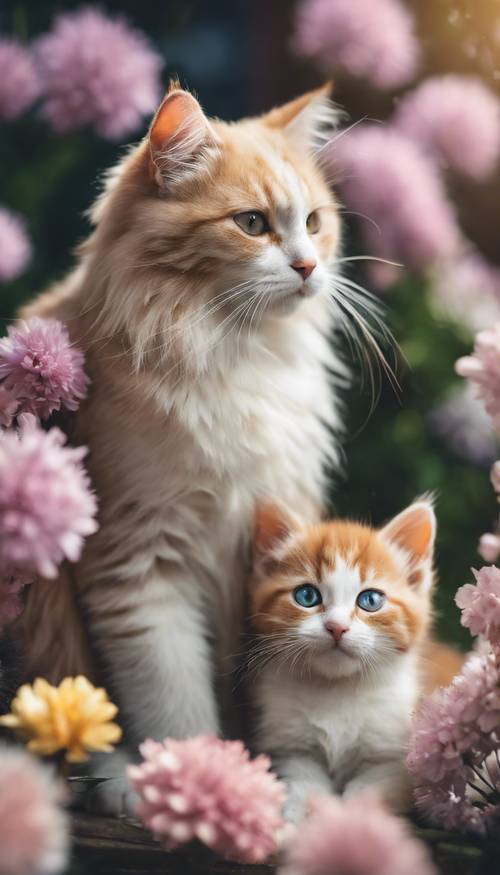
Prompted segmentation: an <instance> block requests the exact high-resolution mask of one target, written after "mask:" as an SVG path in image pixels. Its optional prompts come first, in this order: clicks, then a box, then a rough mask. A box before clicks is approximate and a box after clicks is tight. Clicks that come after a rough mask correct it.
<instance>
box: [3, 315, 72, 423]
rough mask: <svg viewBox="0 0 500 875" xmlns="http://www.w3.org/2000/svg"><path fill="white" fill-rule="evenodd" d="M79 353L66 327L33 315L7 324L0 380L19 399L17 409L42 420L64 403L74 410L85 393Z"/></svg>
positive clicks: (53, 320) (55, 321)
mask: <svg viewBox="0 0 500 875" xmlns="http://www.w3.org/2000/svg"><path fill="white" fill-rule="evenodd" d="M83 362H84V358H83V354H82V353H81V352H80V350H79V349H77V347H75V346H72V344H71V341H70V339H69V335H68V331H67V329H66V327H65V326H64V325H63V324H62V323H61V322H58V321H57V320H55V319H38V318H37V317H33V318H32V319H30V320H29V321H28V322H21V323H20V324H19V325H11V326H10V327H9V329H8V334H7V337H5V338H3V340H0V380H3V381H4V382H3V388H4V389H6V390H8V391H9V392H11V393H12V394H13V395H14V396H15V398H17V400H18V401H19V404H20V410H21V412H26V413H33V414H34V415H35V416H40V417H41V418H42V419H45V418H46V417H48V416H50V414H51V413H52V412H53V411H54V410H60V408H61V405H64V406H65V407H67V408H68V409H69V410H76V409H77V407H78V405H79V402H80V401H81V399H82V398H84V397H85V395H86V393H87V385H88V382H89V381H88V377H87V376H86V374H85V372H84V370H83Z"/></svg>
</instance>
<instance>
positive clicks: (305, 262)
mask: <svg viewBox="0 0 500 875" xmlns="http://www.w3.org/2000/svg"><path fill="white" fill-rule="evenodd" d="M291 267H293V269H294V270H296V271H297V273H300V275H301V277H302V279H303V281H304V282H305V281H306V279H307V278H308V277H310V276H311V274H312V272H313V270H314V268H315V267H316V262H315V261H314V259H312V258H296V259H295V261H292V264H291Z"/></svg>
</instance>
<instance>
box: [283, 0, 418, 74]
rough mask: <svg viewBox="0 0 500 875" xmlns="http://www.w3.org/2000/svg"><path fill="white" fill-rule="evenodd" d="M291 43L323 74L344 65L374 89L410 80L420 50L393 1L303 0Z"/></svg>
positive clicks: (408, 23)
mask: <svg viewBox="0 0 500 875" xmlns="http://www.w3.org/2000/svg"><path fill="white" fill-rule="evenodd" d="M294 43H295V48H296V50H297V52H298V53H299V54H300V55H304V56H306V57H308V58H313V59H314V60H315V61H316V62H317V64H318V66H319V67H320V68H321V69H322V70H323V71H325V72H326V73H327V74H328V75H330V74H331V73H332V71H334V70H337V69H344V70H347V72H348V73H350V74H351V76H363V77H366V78H368V79H369V80H370V82H371V83H372V84H373V85H375V86H376V87H378V88H396V87H398V86H399V85H404V84H405V83H406V82H408V81H409V80H410V79H412V78H413V76H414V74H415V72H416V69H417V66H418V61H419V54H420V52H419V46H418V42H417V40H416V38H415V35H414V23H413V19H412V17H411V15H410V13H409V12H408V10H407V9H405V7H404V6H402V5H401V3H399V2H398V0H377V2H374V0H356V3H353V2H352V0H303V2H302V3H301V5H300V6H299V10H298V15H297V23H296V33H295V40H294Z"/></svg>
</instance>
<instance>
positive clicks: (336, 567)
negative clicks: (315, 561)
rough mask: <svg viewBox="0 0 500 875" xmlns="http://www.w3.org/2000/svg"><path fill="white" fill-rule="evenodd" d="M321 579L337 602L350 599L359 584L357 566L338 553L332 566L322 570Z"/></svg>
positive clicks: (359, 578)
mask: <svg viewBox="0 0 500 875" xmlns="http://www.w3.org/2000/svg"><path fill="white" fill-rule="evenodd" d="M321 576H322V581H323V583H324V585H325V586H326V587H328V590H329V592H330V593H331V595H332V596H333V600H334V601H335V602H338V603H343V602H347V601H352V599H353V598H354V597H355V595H357V593H358V592H359V589H360V586H361V574H360V570H359V566H358V565H356V564H352V563H351V562H349V560H348V559H347V558H346V557H344V556H342V555H341V554H339V553H336V554H335V560H334V563H333V567H332V566H329V567H328V568H327V569H325V568H323V570H322V575H321Z"/></svg>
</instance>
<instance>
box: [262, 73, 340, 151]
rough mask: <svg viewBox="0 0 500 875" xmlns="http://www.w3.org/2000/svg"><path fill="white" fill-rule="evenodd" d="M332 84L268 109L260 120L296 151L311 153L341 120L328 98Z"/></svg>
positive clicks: (335, 107) (336, 108) (323, 141)
mask: <svg viewBox="0 0 500 875" xmlns="http://www.w3.org/2000/svg"><path fill="white" fill-rule="evenodd" d="M331 91H332V83H331V82H327V83H326V84H325V85H322V86H321V88H316V89H315V90H314V91H308V92H307V93H306V94H302V95H301V97H297V98H296V99H295V100H291V101H290V102H289V103H285V104H284V105H283V106H278V107H277V108H276V109H272V110H271V112H268V113H267V114H266V115H265V116H263V118H262V121H263V122H264V124H265V125H267V126H268V127H270V128H280V129H281V130H283V132H284V133H285V134H286V136H287V137H288V138H289V139H290V141H291V142H292V143H294V145H295V146H297V148H299V149H301V150H306V151H312V152H315V151H317V150H318V149H319V148H321V146H323V145H324V143H325V142H327V141H328V140H330V139H331V136H332V133H333V131H334V130H335V129H336V128H337V127H338V125H339V122H340V121H341V119H342V112H341V110H340V109H339V108H338V107H337V106H335V104H334V103H332V101H331V100H330V99H329V98H330V94H331Z"/></svg>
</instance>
